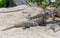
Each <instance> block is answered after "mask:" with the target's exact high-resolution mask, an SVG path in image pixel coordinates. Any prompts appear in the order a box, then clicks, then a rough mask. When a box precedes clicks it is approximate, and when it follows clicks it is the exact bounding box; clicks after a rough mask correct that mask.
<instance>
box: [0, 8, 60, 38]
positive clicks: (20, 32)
mask: <svg viewBox="0 0 60 38" xmlns="http://www.w3.org/2000/svg"><path fill="white" fill-rule="evenodd" d="M11 9H12V8H11ZM11 9H10V10H11ZM29 9H30V10H28V9H26V10H23V11H24V12H26V11H27V12H30V13H32V12H34V10H33V11H32V12H31V8H29ZM4 10H5V9H4ZM6 10H8V9H6ZM6 10H5V12H6ZM14 10H15V9H14ZM37 10H38V9H37ZM8 11H9V10H8ZM39 11H40V10H38V11H35V13H36V12H37V13H38V12H39ZM0 12H1V9H0ZM20 12H22V11H20ZM20 12H12V13H0V38H60V31H57V32H53V30H52V29H49V30H48V26H36V27H31V28H28V29H26V30H24V29H22V27H21V28H13V29H9V30H6V31H1V30H2V29H4V28H6V27H8V26H12V25H14V24H15V23H19V22H22V21H26V20H25V18H22V17H23V15H22V13H20ZM26 15H27V14H26ZM26 15H25V17H26ZM31 15H32V14H31ZM19 16H20V17H19ZM48 25H52V24H48ZM59 28H60V27H57V29H59Z"/></svg>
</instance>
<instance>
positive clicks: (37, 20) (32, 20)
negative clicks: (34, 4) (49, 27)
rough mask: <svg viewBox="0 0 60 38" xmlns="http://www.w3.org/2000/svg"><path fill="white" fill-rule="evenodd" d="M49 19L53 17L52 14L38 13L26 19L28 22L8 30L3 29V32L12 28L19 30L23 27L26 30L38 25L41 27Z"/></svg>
mask: <svg viewBox="0 0 60 38" xmlns="http://www.w3.org/2000/svg"><path fill="white" fill-rule="evenodd" d="M24 9H25V8H24ZM29 14H31V13H29ZM32 14H33V13H32ZM52 14H53V13H52ZM22 15H23V14H22ZM49 17H51V14H50V12H45V13H43V12H41V13H39V14H38V13H36V15H33V16H31V17H30V15H29V16H28V17H25V18H26V19H27V21H22V22H20V23H17V24H15V25H12V26H8V27H7V28H6V29H3V30H2V31H5V30H8V29H11V28H16V27H17V28H18V27H23V28H24V29H25V28H29V27H32V26H37V25H38V26H39V24H43V23H44V22H46V20H47V19H48V18H49ZM23 19H24V17H23ZM24 20H25V19H24Z"/></svg>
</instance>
